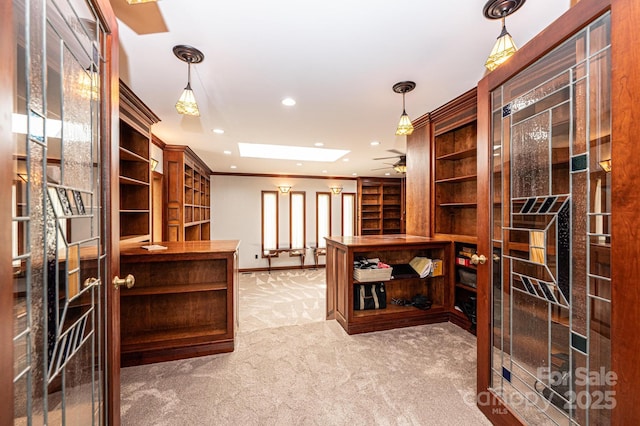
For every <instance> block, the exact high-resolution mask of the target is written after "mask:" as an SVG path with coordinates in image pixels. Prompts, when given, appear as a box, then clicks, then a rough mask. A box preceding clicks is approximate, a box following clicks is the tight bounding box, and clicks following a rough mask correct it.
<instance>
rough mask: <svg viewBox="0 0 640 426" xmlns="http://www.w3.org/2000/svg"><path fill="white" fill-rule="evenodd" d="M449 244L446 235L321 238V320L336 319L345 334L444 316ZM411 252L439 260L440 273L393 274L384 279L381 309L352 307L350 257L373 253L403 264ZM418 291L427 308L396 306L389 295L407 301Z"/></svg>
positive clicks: (446, 315)
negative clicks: (323, 306) (324, 265)
mask: <svg viewBox="0 0 640 426" xmlns="http://www.w3.org/2000/svg"><path fill="white" fill-rule="evenodd" d="M450 246H451V244H450V243H449V241H446V240H438V239H433V238H428V237H419V236H413V235H393V236H386V235H369V236H356V237H330V238H328V239H327V319H336V320H337V321H338V323H339V324H340V325H341V326H342V327H343V328H344V329H345V331H346V332H347V333H349V334H356V333H366V332H370V331H378V330H386V329H391V328H398V327H408V326H413V325H419V324H428V323H433V322H445V321H448V320H449V311H450V309H449V306H450V305H451V300H450V298H449V291H448V289H449V281H450V277H449V276H448V273H447V271H448V270H447V268H446V265H448V264H449V262H450V260H449V252H450ZM415 256H424V257H429V258H432V259H441V260H442V261H443V262H444V265H445V267H444V268H443V271H444V274H443V275H441V276H437V277H426V278H419V277H418V276H417V275H416V277H415V278H398V279H394V278H392V279H390V280H387V281H385V292H386V308H384V309H372V310H362V311H361V310H356V309H354V294H353V290H354V285H356V284H358V282H357V281H356V280H355V279H354V278H353V262H354V259H355V258H359V257H365V258H379V259H380V260H381V261H383V262H385V263H387V264H389V265H395V264H406V263H409V262H410V261H411V259H413V258H414V257H415ZM418 294H421V295H424V296H426V297H427V298H428V299H429V300H430V301H431V302H432V305H431V308H430V309H427V310H421V309H418V308H416V307H414V306H399V305H394V304H393V303H392V299H394V298H399V299H405V300H411V298H412V297H414V296H416V295H418Z"/></svg>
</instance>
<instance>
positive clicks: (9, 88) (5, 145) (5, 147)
mask: <svg viewBox="0 0 640 426" xmlns="http://www.w3.org/2000/svg"><path fill="white" fill-rule="evenodd" d="M12 3H13V2H10V1H3V2H0V57H1V58H2V61H0V140H2V141H3V142H2V143H0V182H1V184H0V199H2V200H11V183H12V182H13V177H12V173H13V171H14V165H13V150H12V148H13V144H12V143H10V141H13V140H14V136H13V135H12V133H11V113H12V111H13V97H14V77H15V67H16V63H15V61H16V53H15V50H16V45H17V41H16V39H15V35H14V31H13V30H14V28H13V4H12ZM12 216H13V215H12V212H11V203H8V202H4V203H2V207H0V236H1V237H0V242H1V244H0V276H1V277H3V281H5V283H4V284H5V285H2V286H0V324H2V326H0V360H2V363H1V364H0V413H2V415H1V416H0V425H3V426H4V425H6V426H8V425H12V424H13V315H14V310H13V286H12V285H9V282H8V281H9V278H8V277H11V276H13V270H12V267H11V259H12V253H11V218H12Z"/></svg>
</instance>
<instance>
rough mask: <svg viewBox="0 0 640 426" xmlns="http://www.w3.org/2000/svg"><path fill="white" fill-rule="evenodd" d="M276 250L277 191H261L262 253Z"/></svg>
mask: <svg viewBox="0 0 640 426" xmlns="http://www.w3.org/2000/svg"><path fill="white" fill-rule="evenodd" d="M277 248H278V191H262V253H263V254H264V252H265V251H267V250H275V249H277Z"/></svg>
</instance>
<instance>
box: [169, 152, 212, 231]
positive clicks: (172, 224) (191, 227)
mask: <svg viewBox="0 0 640 426" xmlns="http://www.w3.org/2000/svg"><path fill="white" fill-rule="evenodd" d="M164 170H165V181H166V186H165V188H166V206H167V207H166V217H167V224H166V228H165V232H166V234H165V239H166V240H167V241H195V240H209V239H211V182H210V178H209V176H210V175H211V170H210V169H209V167H208V166H207V165H206V164H205V163H204V162H203V161H202V160H201V159H200V158H199V157H198V156H197V155H196V154H195V153H194V152H193V151H192V150H191V148H189V147H187V146H184V145H166V146H165V148H164Z"/></svg>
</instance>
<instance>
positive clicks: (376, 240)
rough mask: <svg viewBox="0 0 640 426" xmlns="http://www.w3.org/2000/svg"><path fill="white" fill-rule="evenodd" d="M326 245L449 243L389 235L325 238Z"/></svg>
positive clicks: (436, 239)
mask: <svg viewBox="0 0 640 426" xmlns="http://www.w3.org/2000/svg"><path fill="white" fill-rule="evenodd" d="M325 239H326V240H327V244H337V245H341V246H345V247H373V246H406V245H416V244H429V243H434V244H435V243H450V242H451V240H449V239H443V238H431V237H420V236H417V235H408V234H390V235H361V236H353V237H326V238H325Z"/></svg>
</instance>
